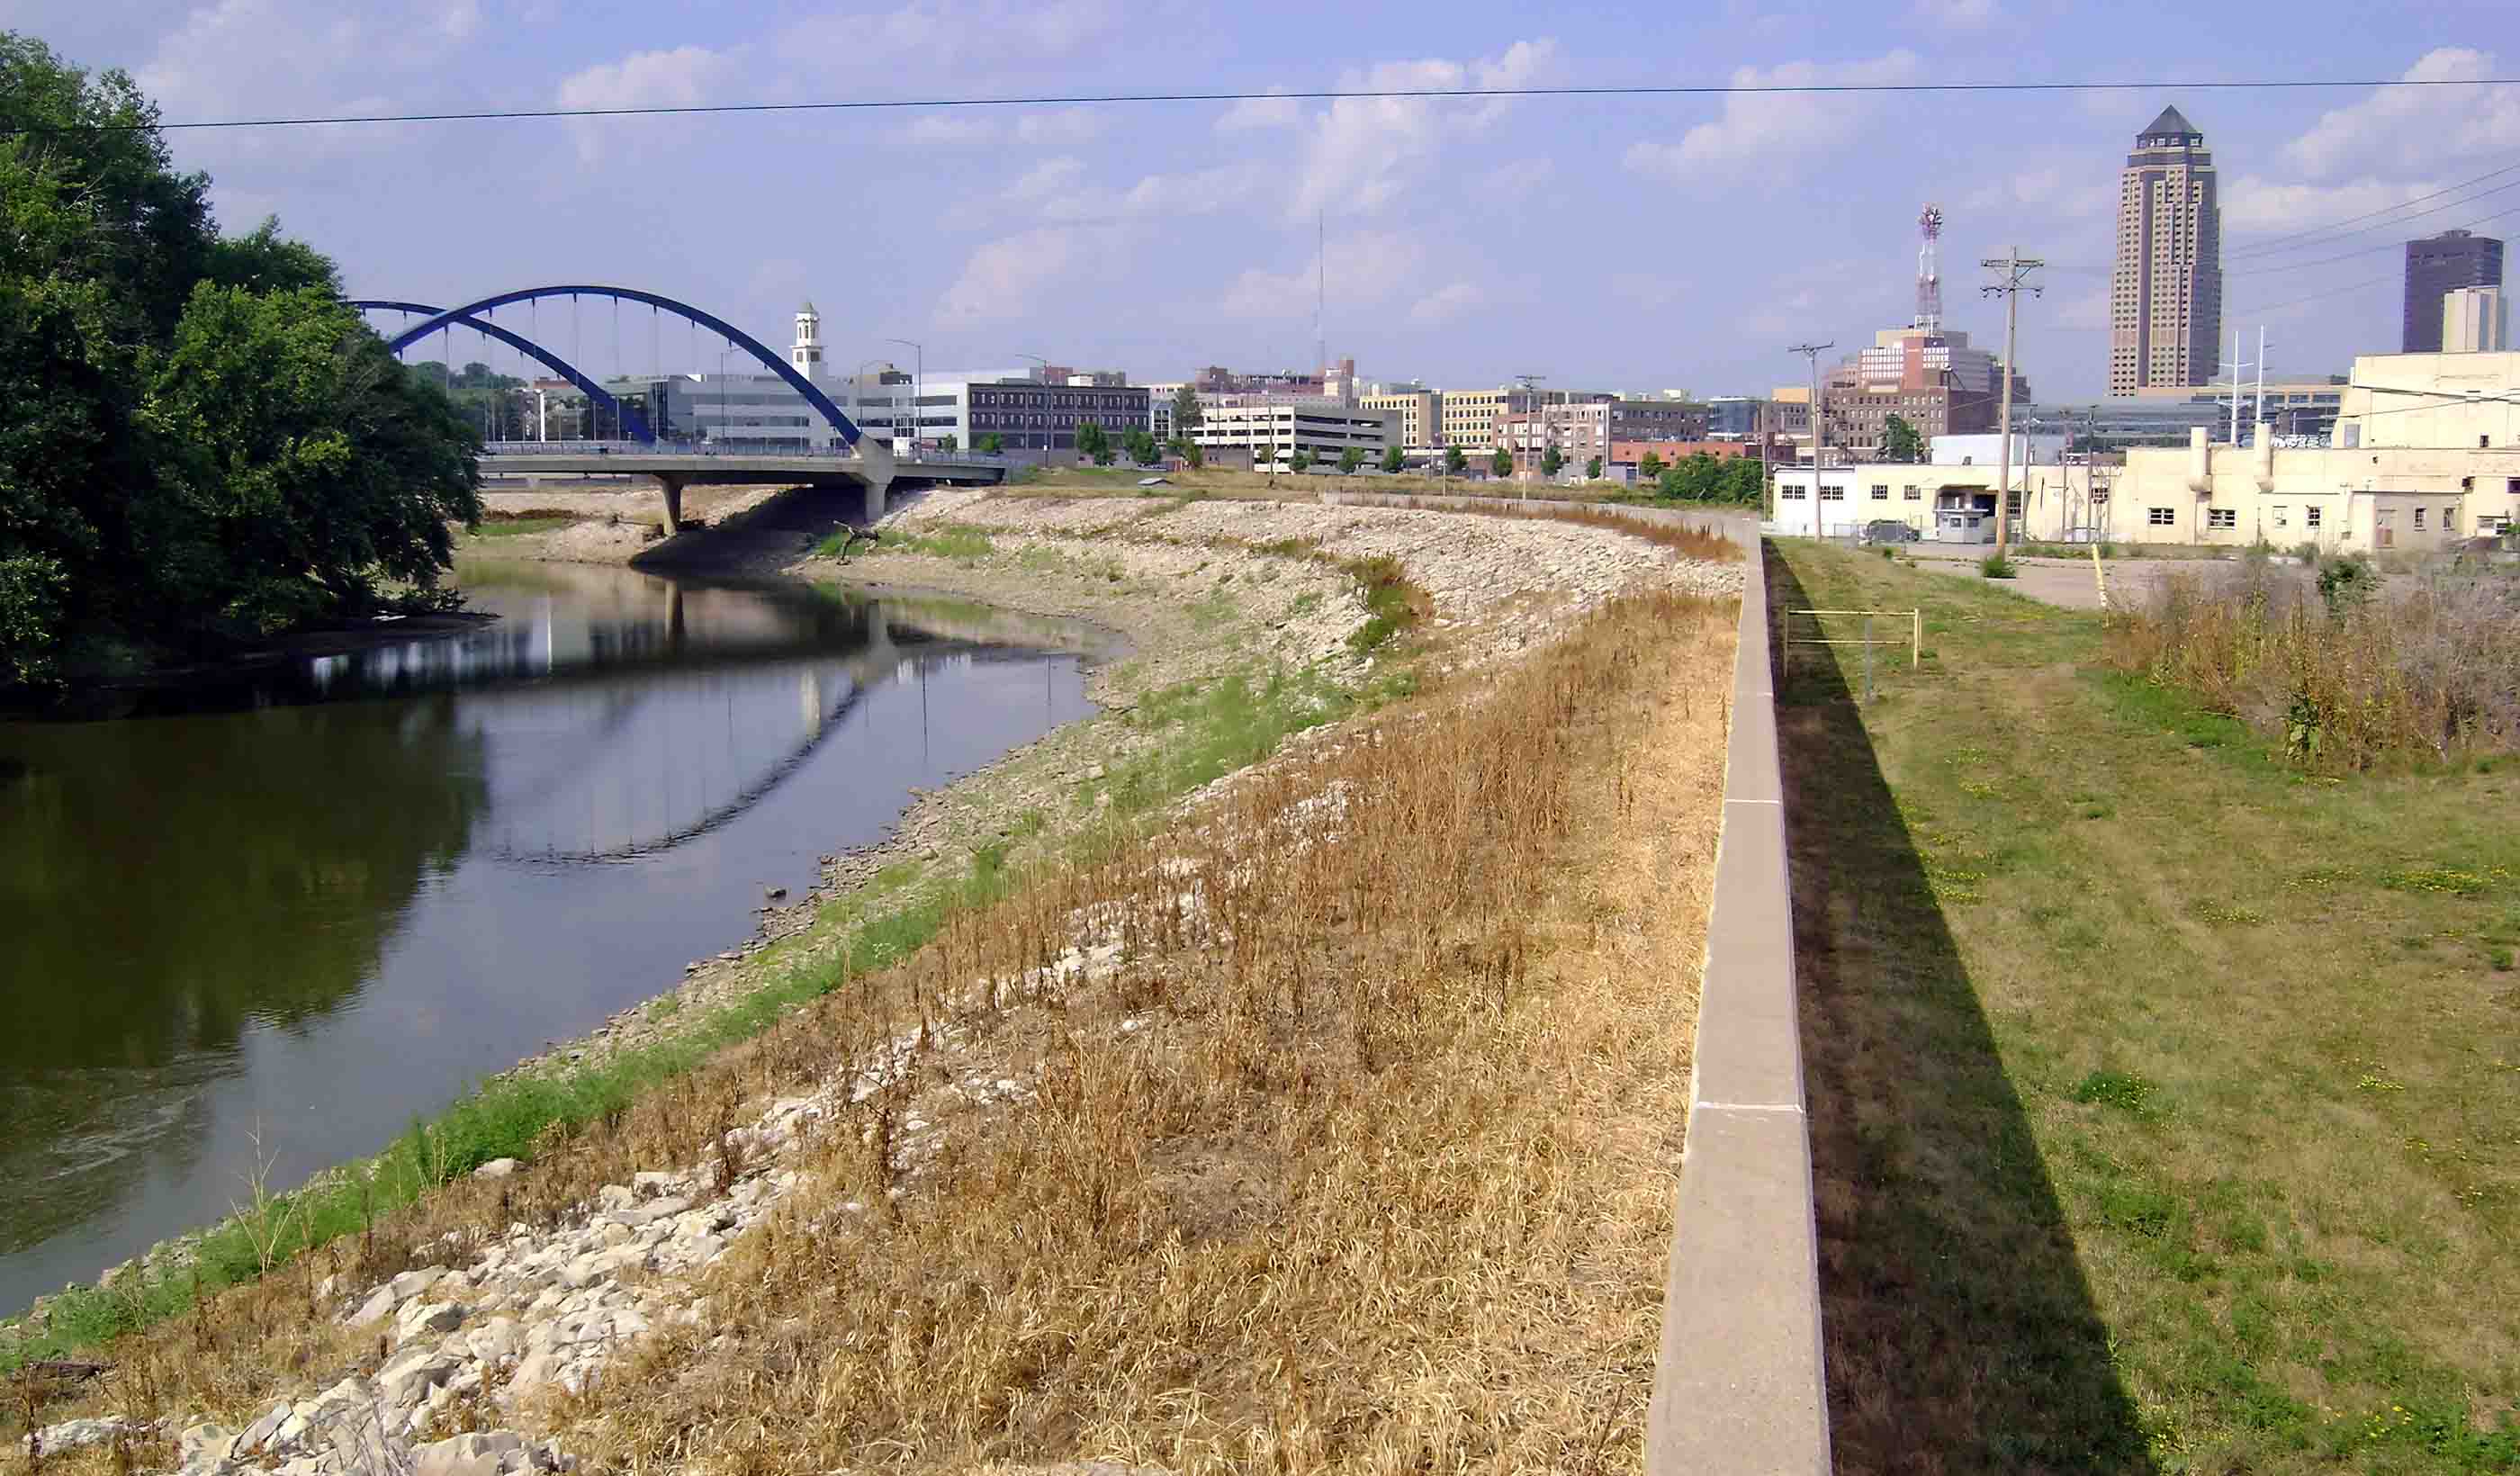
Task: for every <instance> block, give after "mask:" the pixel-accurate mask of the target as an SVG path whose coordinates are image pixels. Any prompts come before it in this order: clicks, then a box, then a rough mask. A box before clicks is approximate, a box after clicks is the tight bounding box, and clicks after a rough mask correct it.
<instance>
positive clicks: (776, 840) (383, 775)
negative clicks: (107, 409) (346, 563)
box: [0, 564, 1093, 1315]
mask: <svg viewBox="0 0 2520 1476" xmlns="http://www.w3.org/2000/svg"><path fill="white" fill-rule="evenodd" d="M461 582H462V584H463V586H464V589H465V591H466V594H467V596H468V601H469V604H470V605H471V607H472V608H473V609H475V610H479V611H482V612H485V613H489V614H495V615H498V616H499V617H501V618H499V619H498V620H496V621H495V622H493V623H489V624H486V625H482V626H478V627H475V628H473V629H472V630H471V631H468V632H466V633H463V634H460V635H457V636H453V637H448V638H444V639H438V640H430V641H411V642H404V643H400V644H394V645H388V646H383V647H380V648H375V649H366V650H361V651H357V652H354V653H351V654H346V655H333V656H324V657H315V658H306V659H298V660H293V661H287V662H283V663H279V664H278V665H275V666H271V667H267V668H262V669H258V670H257V671H255V672H254V673H253V674H251V675H250V676H239V677H236V678H234V679H231V680H224V681H217V682H212V683H208V684H206V685H196V686H193V687H189V688H187V689H184V690H183V691H181V692H168V691H162V690H161V691H158V692H152V693H142V694H139V695H137V696H135V697H133V698H131V699H129V700H128V701H126V702H125V704H124V705H125V707H126V709H127V710H128V711H130V712H131V713H132V714H133V715H129V716H121V717H116V718H113V719H112V720H104V721H96V720H90V721H75V722H70V721H64V722H0V1002H5V1004H6V1006H7V1008H8V1012H9V1015H10V1022H9V1028H8V1029H6V1030H5V1031H0V1315H6V1314H7V1313H11V1312H15V1311H17V1310H19V1309H22V1308H23V1307H24V1306H25V1305H26V1303H27V1302H28V1301H30V1300H31V1299H32V1298H34V1297H35V1296H38V1295H41V1294H43V1293H46V1292H49V1291H53V1290H57V1289H59V1288H60V1287H61V1286H62V1285H63V1284H64V1283H65V1282H66V1281H71V1280H77V1281H86V1280H90V1279H92V1278H93V1277H94V1276H95V1275H96V1274H97V1273H98V1272H99V1271H101V1270H102V1269H104V1268H105V1267H107V1266H110V1265H112V1264H114V1263H116V1262H118V1261H121V1260H123V1259H124V1258H126V1257H128V1256H131V1255H133V1254H135V1253H137V1252H139V1251H141V1250H144V1249H146V1248H147V1247H148V1246H150V1245H152V1244H154V1243H155V1242H157V1241H158V1240H160V1239H163V1238H165V1237H166V1236H168V1235H171V1234H175V1233H179V1232H181V1231H183V1230H189V1229H192V1228H194V1227H196V1226H200V1225H203V1224H206V1223H208V1222H210V1221H213V1220H215V1219H218V1218H219V1217H221V1216H222V1215H224V1214H226V1213H227V1212H228V1210H229V1208H230V1206H231V1205H232V1204H233V1203H234V1202H235V1201H236V1200H238V1199H239V1198H241V1197H243V1195H244V1194H245V1192H246V1180H247V1175H248V1171H249V1170H250V1169H251V1168H252V1166H253V1164H254V1163H255V1161H256V1160H257V1157H259V1158H260V1159H261V1160H263V1161H266V1162H267V1163H268V1164H269V1166H270V1167H269V1178H270V1182H271V1183H272V1184H273V1185H275V1186H280V1185H293V1184H296V1183H298V1182H300V1181H301V1180H303V1179H304V1178H305V1177H306V1176H307V1175H308V1174H310V1173H312V1172H314V1171H315V1170H317V1169H320V1168H323V1167H326V1166H328V1165H331V1164H334V1163H337V1162H339V1161H342V1160H344V1159H348V1158H353V1157H357V1156H359V1155H362V1154H365V1153H369V1152H373V1151H375V1150H376V1149H378V1148H380V1147H382V1145H384V1144H385V1143H386V1142H387V1141H389V1140H390V1139H391V1138H392V1137H393V1136H394V1135H395V1134H396V1133H397V1132H400V1131H402V1130H403V1129H404V1128H405V1127H406V1126H407V1125H408V1124H409V1123H410V1121H411V1120H412V1118H413V1116H414V1115H415V1114H427V1113H429V1112H432V1111H434V1110H436V1109H437V1108H439V1107H441V1106H443V1105H444V1104H445V1103H447V1102H448V1101H450V1100H451V1099H453V1098H454V1097H455V1096H458V1095H459V1094H460V1093H461V1092H462V1091H463V1090H464V1089H465V1088H466V1087H467V1086H468V1085H469V1084H470V1083H472V1082H474V1081H477V1080H478V1079H479V1078H480V1077H482V1076H484V1075H486V1074H488V1073H491V1072H494V1071H498V1070H501V1069H504V1068H506V1067H508V1066H511V1065H514V1064H515V1063H516V1062H517V1060H518V1059H519V1058H520V1057H522V1056H525V1055H528V1054H531V1053H533V1052H535V1051H539V1050H540V1049H542V1047H543V1046H544V1045H545V1044H547V1043H550V1042H555V1041H562V1040H566V1039H568V1038H571V1037H574V1036H578V1035H582V1034H584V1033H586V1032H587V1031H589V1030H591V1029H593V1028H594V1027H595V1026H597V1025H599V1024H601V1023H602V1022H603V1021H604V1020H605V1018H606V1017H607V1015H609V1014H611V1013H613V1012H614V1011H616V1010H618V1009H620V1008H621V1007H623V1006H626V1005H629V1004H632V1003H634V1002H637V1001H639V1000H641V999H644V998H647V997H649V996H652V995H654V994H656V993H658V992H659V991H661V990H664V989H666V988H668V987H670V986H672V985H673V984H674V983H676V982H677V981H678V980H679V979H680V978H681V977H682V972H683V964H684V962H686V961H688V960H691V959H695V958H698V957H702V956H704V955H707V954H711V953H714V952H717V951H719V950H722V949H726V948H730V947H734V946H736V945H738V944H740V943H742V941H743V940H744V939H745V938H746V937H748V936H749V935H750V933H751V931H752V929H753V927H754V925H755V918H754V917H753V911H752V910H753V909H755V908H757V907H759V906H760V905H761V904H762V901H763V897H764V889H765V888H766V887H785V888H787V890H788V891H789V893H790V894H791V895H801V894H802V893H803V892H804V890H805V889H806V888H807V887H809V886H811V885H812V884H813V882H814V880H815V878H816V876H817V873H818V863H817V858H818V856H819V855H821V854H822V853H827V852H833V851H838V850H842V849H845V848H849V847H853V846H859V845H864V844H868V843H871V842H874V841H876V840H878V839H880V838H881V836H882V833H883V831H884V829H885V827H886V826H887V825H888V823H890V822H891V821H892V820H894V819H895V818H896V817H897V816H898V815H899V814H900V813H901V811H902V810H903V809H904V808H905V807H906V806H907V805H908V803H909V802H910V799H911V795H910V793H909V791H910V789H911V788H912V787H913V786H920V787H935V786H938V785H941V784H943V783H946V782H947V781H948V780H949V779H950V778H951V777H953V776H955V775H958V774H964V773H968V772H969V771H971V770H973V769H977V768H979V767H981V766H983V765H985V764H988V763H990V762H991V761H993V760H995V759H996V758H998V757H999V756H1000V755H1002V754H1004V753H1006V752H1007V751H1008V750H1010V749H1012V748H1014V747H1017V746H1019V745H1021V744H1023V743H1026V742H1029V741H1031V740H1032V739H1033V738H1038V737H1039V736H1041V735H1042V734H1044V733H1046V732H1048V731H1049V730H1050V729H1051V728H1053V727H1056V726H1057V725H1059V724H1062V723H1066V722H1069V721H1072V720H1074V719H1076V718H1079V717H1082V716H1085V715H1087V714H1088V713H1090V712H1091V711H1092V710H1093V709H1092V707H1091V705H1090V704H1089V703H1088V702H1087V701H1086V699H1085V695H1084V681H1083V673H1082V671H1081V669H1080V658H1079V657H1078V656H1077V655H1076V654H1074V653H1073V649H1071V650H1070V651H1066V652H1059V651H1049V650H1044V649H1040V648H1038V647H1032V646H1010V645H1005V644H995V643H993V642H992V641H991V640H990V639H989V638H988V633H989V631H990V630H991V628H992V622H991V619H990V615H991V612H989V611H986V610H982V609H978V608H977V607H974V606H969V605H962V606H953V605H947V604H931V605H922V604H920V603H918V602H911V603H908V604H904V603H902V602H897V601H886V602H877V601H869V600H862V599H855V598H847V599H844V598H841V597H839V596H838V595H836V594H834V593H831V592H816V591H809V590H801V589H794V588H786V587H770V588H755V587H732V586H726V585H715V584H708V583H695V582H691V581H676V580H672V579H667V578H661V577H657V576H654V575H651V574H646V573H640V572H635V571H631V570H626V569H607V568H591V567H578V566H564V565H540V564H511V565H483V566H477V567H468V568H466V569H465V570H463V571H462V573H461ZM922 615H924V616H925V617H926V618H927V620H928V624H926V625H922V623H921V620H922ZM953 631H962V632H964V634H962V635H956V634H950V633H949V632H953ZM975 633H976V634H975Z"/></svg>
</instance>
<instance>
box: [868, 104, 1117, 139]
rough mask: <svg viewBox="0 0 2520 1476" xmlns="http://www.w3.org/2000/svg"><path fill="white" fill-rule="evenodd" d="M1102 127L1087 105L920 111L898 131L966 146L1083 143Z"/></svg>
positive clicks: (1098, 135)
mask: <svg viewBox="0 0 2520 1476" xmlns="http://www.w3.org/2000/svg"><path fill="white" fill-rule="evenodd" d="M1103 127H1104V120H1103V116H1102V114H1101V113H1099V112H1095V111H1094V110H1092V109H1090V108H1058V109H1053V110H1049V111H1046V112H1022V113H1016V114H1014V115H1012V116H1009V115H1007V114H1005V113H1002V112H999V113H993V112H984V111H981V110H978V109H970V108H964V109H957V110H955V111H953V112H922V113H921V114H919V115H918V116H917V117H915V118H913V119H912V120H911V122H910V126H909V127H907V128H904V129H903V130H901V132H902V136H903V137H904V138H906V139H908V140H909V141H910V142H911V143H914V144H927V145H932V146H936V147H941V148H967V147H971V146H973V145H978V144H995V143H1001V142H1004V141H1006V140H1009V139H1012V140H1013V141H1015V142H1016V143H1023V144H1057V145H1072V144H1082V143H1086V142H1089V141H1091V140H1093V139H1095V138H1098V137H1100V136H1101V135H1102V129H1103Z"/></svg>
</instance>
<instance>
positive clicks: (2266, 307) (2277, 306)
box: [2226, 272, 2400, 318]
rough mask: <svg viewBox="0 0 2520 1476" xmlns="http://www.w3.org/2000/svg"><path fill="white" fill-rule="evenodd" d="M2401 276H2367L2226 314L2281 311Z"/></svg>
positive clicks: (2244, 316) (2240, 314)
mask: <svg viewBox="0 0 2520 1476" xmlns="http://www.w3.org/2000/svg"><path fill="white" fill-rule="evenodd" d="M2399 277H2400V274H2399V273H2396V272H2391V273H2390V274H2389V275H2387V276H2385V277H2366V278H2364V279H2363V281H2361V282H2349V283H2347V284H2345V285H2344V286H2343V287H2331V288H2329V289H2328V290H2327V291H2323V292H2312V293H2310V294H2309V295H2307V296H2302V297H2294V298H2292V299H2290V300H2289V301H2284V302H2269V303H2265V304H2259V305H2252V306H2249V307H2235V308H2232V309H2231V310H2230V311H2229V312H2228V314H2226V316H2228V317H2231V318H2246V317H2250V316H2252V315H2264V314H2267V313H2274V312H2281V311H2282V310H2284V309H2285V308H2288V307H2299V306H2301V305H2302V304H2303V303H2305V302H2317V301H2318V300H2319V299H2320V298H2322V297H2335V296H2340V295H2342V294H2344V293H2346V292H2353V291H2362V290H2363V288H2366V287H2379V286H2381V285H2382V284H2384V283H2390V282H2396V281H2398V280H2399Z"/></svg>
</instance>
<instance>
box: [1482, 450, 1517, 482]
mask: <svg viewBox="0 0 2520 1476" xmlns="http://www.w3.org/2000/svg"><path fill="white" fill-rule="evenodd" d="M1488 470H1489V472H1491V473H1492V474H1494V475H1497V476H1511V475H1513V453H1512V452H1510V451H1508V450H1507V449H1505V448H1504V447H1503V446H1499V447H1498V448H1497V449H1496V455H1494V456H1492V457H1489V458H1488Z"/></svg>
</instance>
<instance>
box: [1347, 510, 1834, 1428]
mask: <svg viewBox="0 0 2520 1476" xmlns="http://www.w3.org/2000/svg"><path fill="white" fill-rule="evenodd" d="M1322 500H1323V501H1325V502H1336V503H1360V504H1366V505H1374V506H1403V507H1433V508H1441V507H1446V506H1457V505H1460V504H1463V503H1467V504H1470V505H1472V506H1478V507H1496V506H1499V505H1504V506H1508V507H1514V508H1524V507H1529V508H1533V509H1544V508H1557V507H1563V506H1564V504H1562V503H1556V504H1553V503H1535V502H1525V501H1524V500H1522V499H1507V498H1486V497H1480V498H1438V497H1409V496H1399V495H1393V494H1375V493H1326V494H1324V496H1323V499H1322ZM1598 509H1599V511H1601V512H1604V513H1610V514H1615V515H1617V516H1621V517H1633V518H1636V519H1637V520H1639V521H1641V522H1664V523H1677V524H1683V525H1687V526H1691V527H1696V528H1699V529H1701V530H1703V531H1707V532H1712V533H1716V534H1718V535H1720V536H1722V537H1724V538H1727V539H1730V540H1731V541H1732V542H1733V543H1734V544H1736V545H1738V546H1739V547H1740V548H1741V549H1742V551H1743V553H1744V555H1745V562H1744V566H1743V569H1742V581H1741V619H1740V627H1739V646H1738V649H1736V651H1735V652H1734V655H1733V722H1732V733H1731V737H1730V738H1728V739H1727V741H1726V746H1725V776H1724V830H1723V838H1722V840H1721V841H1720V842H1719V843H1718V846H1717V850H1716V859H1715V899H1714V904H1713V906H1712V908H1711V909H1710V910H1709V915H1708V917H1707V922H1706V938H1707V943H1706V973H1705V980H1704V983H1703V985H1702V987H1701V990H1700V994H1699V998H1698V1009H1697V1042H1696V1047H1695V1051H1694V1052H1693V1056H1694V1060H1695V1067H1694V1070H1693V1078H1694V1079H1693V1081H1692V1082H1691V1084H1690V1091H1689V1106H1688V1141H1687V1142H1686V1144H1685V1145H1684V1146H1683V1148H1682V1150H1681V1162H1680V1200H1679V1205H1678V1208H1677V1211H1676V1213H1675V1215H1674V1218H1673V1224H1672V1241H1671V1278H1670V1280H1669V1282H1668V1283H1667V1285H1666V1289H1665V1292H1664V1296H1663V1318H1662V1353H1661V1356H1660V1357H1659V1358H1658V1359H1657V1360H1656V1361H1655V1365H1654V1391H1653V1404H1652V1407H1651V1408H1650V1409H1649V1410H1648V1411H1647V1414H1646V1417H1645V1470H1646V1471H1647V1472H1649V1473H1651V1476H1683V1473H1688V1476H1695V1473H1698V1472H1707V1471H1724V1472H1733V1471H1740V1472H1796V1473H1804V1476H1811V1473H1825V1472H1827V1471H1828V1469H1829V1440H1828V1392H1827V1383H1826V1374H1825V1370H1824V1368H1823V1354H1822V1343H1821V1310H1820V1256H1819V1239H1818V1236H1817V1234H1816V1233H1815V1231H1814V1229H1813V1223H1812V1175H1811V1131H1810V1123H1809V1120H1808V1118H1807V1116H1806V1113H1805V1111H1804V1098H1803V1058H1802V1035H1801V1031H1800V1025H1799V1021H1798V1019H1797V1017H1796V1004H1795V991H1794V925H1793V902H1792V893H1791V882H1790V878H1789V875H1788V872H1787V871H1786V865H1785V810H1784V784H1783V777H1782V771H1781V770H1780V768H1779V766H1778V755H1777V707H1776V694H1775V686H1776V684H1775V681H1774V678H1773V677H1772V675H1771V667H1770V665H1769V654H1768V652H1769V625H1768V578H1767V569H1766V566H1765V564H1764V562H1763V552H1764V551H1763V549H1762V547H1761V543H1760V539H1759V528H1758V523H1757V521H1756V519H1755V518H1754V517H1751V516H1748V515H1743V514H1697V513H1683V512H1680V511H1678V510H1674V509H1660V508H1632V507H1623V506H1620V505H1618V504H1602V505H1598Z"/></svg>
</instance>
